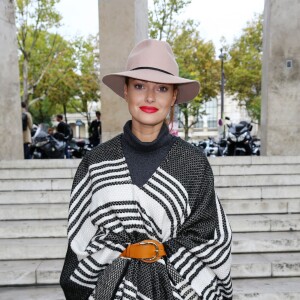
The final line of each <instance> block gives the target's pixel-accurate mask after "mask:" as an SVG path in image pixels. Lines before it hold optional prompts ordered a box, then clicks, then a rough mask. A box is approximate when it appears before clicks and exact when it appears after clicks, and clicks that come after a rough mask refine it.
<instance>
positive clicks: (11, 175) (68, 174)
mask: <svg viewBox="0 0 300 300" xmlns="http://www.w3.org/2000/svg"><path fill="white" fill-rule="evenodd" d="M76 169H77V165H76V166H75V167H70V168H65V167H63V168H52V167H50V166H45V167H44V168H35V167H34V166H33V168H32V169H31V170H30V172H28V169H26V168H8V169H5V168H2V169H1V173H0V179H39V178H50V179H51V178H73V177H74V175H75V173H76ZM212 169H213V173H214V175H215V176H231V175H237V176H241V175H242V176H248V175H266V174H267V175H280V174H281V175H283V174H285V175H290V174H300V164H298V165H280V166H279V165H236V164H234V165H225V166H222V165H221V166H220V165H217V166H216V165H213V166H212Z"/></svg>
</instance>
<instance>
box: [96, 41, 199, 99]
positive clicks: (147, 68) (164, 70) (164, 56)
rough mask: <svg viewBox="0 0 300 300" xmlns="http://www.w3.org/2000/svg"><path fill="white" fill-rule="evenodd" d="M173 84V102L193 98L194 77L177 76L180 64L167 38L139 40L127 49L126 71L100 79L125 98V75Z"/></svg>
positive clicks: (194, 91)
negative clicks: (175, 95) (174, 87)
mask: <svg viewBox="0 0 300 300" xmlns="http://www.w3.org/2000/svg"><path fill="white" fill-rule="evenodd" d="M126 77H130V78H136V79H141V80H145V81H151V82H158V83H168V84H176V85H177V88H178V94H177V100H176V103H184V102H188V101H190V100H192V99H194V98H195V97H196V96H197V95H198V93H199V89H200V84H199V82H198V81H196V80H190V79H185V78H182V77H179V68H178V64H177V62H176V60H175V56H174V53H173V51H172V49H171V47H170V45H169V44H168V43H167V42H163V41H158V40H152V39H147V40H143V41H141V42H140V43H138V44H137V45H136V46H135V47H134V48H133V49H132V51H131V52H130V54H129V56H128V60H127V65H126V71H124V72H120V73H112V74H109V75H105V76H104V77H103V79H102V81H103V83H104V84H106V85H107V86H108V87H109V88H111V89H112V90H113V91H114V92H115V93H116V94H118V95H119V96H120V97H122V98H124V84H125V78H126Z"/></svg>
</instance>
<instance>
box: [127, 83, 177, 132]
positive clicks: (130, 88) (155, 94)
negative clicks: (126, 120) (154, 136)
mask: <svg viewBox="0 0 300 300" xmlns="http://www.w3.org/2000/svg"><path fill="white" fill-rule="evenodd" d="M124 96H125V100H126V101H127V103H128V109H129V112H130V114H131V116H132V126H139V127H141V126H147V127H149V126H157V127H158V126H161V125H162V123H163V122H164V120H165V118H166V117H167V115H168V113H169V111H170V108H171V106H173V105H174V103H175V101H176V96H177V89H175V88H174V85H173V84H165V83H155V82H149V81H144V80H140V79H134V78H129V80H128V85H126V84H125V86H124Z"/></svg>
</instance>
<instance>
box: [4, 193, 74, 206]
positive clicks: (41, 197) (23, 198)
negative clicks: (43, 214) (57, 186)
mask: <svg viewBox="0 0 300 300" xmlns="http://www.w3.org/2000/svg"><path fill="white" fill-rule="evenodd" d="M69 201H70V191H14V192H1V193H0V205H1V204H10V205H11V204H47V203H69Z"/></svg>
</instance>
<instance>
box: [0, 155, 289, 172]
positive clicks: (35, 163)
mask: <svg viewBox="0 0 300 300" xmlns="http://www.w3.org/2000/svg"><path fill="white" fill-rule="evenodd" d="M291 159H293V158H291ZM80 161H81V159H68V160H67V159H30V160H24V159H22V160H7V161H4V160H2V161H1V163H0V169H15V170H18V169H30V171H32V170H34V169H43V170H45V169H55V170H57V169H74V168H75V169H76V168H77V167H78V165H79V163H80Z"/></svg>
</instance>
